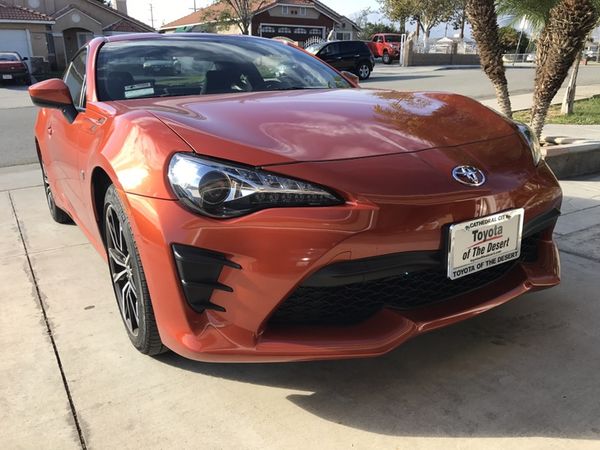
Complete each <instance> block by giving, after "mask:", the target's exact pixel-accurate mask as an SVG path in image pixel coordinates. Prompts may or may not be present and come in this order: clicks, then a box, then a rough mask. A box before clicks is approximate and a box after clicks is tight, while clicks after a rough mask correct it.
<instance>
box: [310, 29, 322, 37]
mask: <svg viewBox="0 0 600 450" xmlns="http://www.w3.org/2000/svg"><path fill="white" fill-rule="evenodd" d="M309 33H310V34H311V35H312V36H322V35H323V32H322V31H321V29H320V28H311V29H310V32H309Z"/></svg>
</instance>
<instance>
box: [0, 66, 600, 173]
mask: <svg viewBox="0 0 600 450" xmlns="http://www.w3.org/2000/svg"><path fill="white" fill-rule="evenodd" d="M534 75H535V73H534V69H533V67H531V68H529V67H527V68H514V69H508V79H509V86H510V89H511V93H512V94H523V93H527V92H531V91H532V87H533V80H534ZM578 83H579V85H580V86H586V85H591V84H597V83H600V65H594V66H588V67H582V68H581V70H580V72H579V78H578ZM363 86H364V87H368V88H381V89H396V90H404V91H417V90H424V91H431V90H433V91H450V92H456V93H459V94H463V95H467V96H470V97H474V98H476V99H478V100H485V99H490V98H494V89H493V87H492V85H491V83H490V82H489V80H488V79H487V77H486V76H485V74H484V73H483V72H482V71H481V70H479V69H458V70H433V69H432V68H422V67H411V68H400V67H397V66H396V67H393V66H392V67H390V66H383V65H381V64H380V65H378V66H377V67H376V68H375V71H374V73H373V77H372V78H371V79H370V80H368V81H366V82H363ZM30 105H31V102H30V100H29V98H28V96H27V91H26V89H25V88H24V87H20V86H19V87H17V86H0V126H1V130H2V131H0V133H1V134H0V167H7V166H14V165H20V164H28V163H32V162H35V161H36V160H37V158H36V155H35V149H34V147H33V131H32V130H33V123H34V120H35V108H34V107H32V106H30Z"/></svg>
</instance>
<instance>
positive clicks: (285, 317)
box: [269, 237, 537, 325]
mask: <svg viewBox="0 0 600 450" xmlns="http://www.w3.org/2000/svg"><path fill="white" fill-rule="evenodd" d="M536 259H537V239H536V238H535V237H531V238H527V239H524V240H523V243H522V247H521V257H520V261H523V262H532V261H535V260H536ZM515 264H516V261H510V262H507V263H505V264H502V265H499V266H495V267H491V268H489V269H486V270H483V271H481V272H477V273H474V274H471V275H467V276H465V277H463V278H460V279H458V280H450V279H448V278H447V276H446V272H445V270H444V269H443V268H442V267H439V268H435V269H429V270H423V271H418V272H412V273H406V274H403V275H400V276H394V277H389V278H383V279H379V280H374V281H367V282H361V283H353V284H347V285H344V286H336V287H306V286H304V287H303V286H301V287H299V288H298V289H296V290H295V291H294V292H293V293H292V295H291V296H290V297H288V298H287V300H285V301H284V302H283V303H282V304H281V305H280V307H279V308H278V309H277V310H276V311H275V313H274V314H273V316H272V317H271V319H270V322H269V323H270V324H289V325H349V324H355V323H359V322H361V321H364V320H366V319H368V318H369V317H371V316H372V315H373V314H375V313H376V312H378V311H379V310H381V309H382V308H384V307H388V308H393V309H399V310H407V309H413V308H419V307H422V306H427V305H431V304H434V303H438V302H442V301H445V300H449V299H451V298H453V297H456V296H458V295H461V294H465V293H467V292H470V291H473V290H475V289H479V288H481V287H483V286H485V285H487V284H489V283H491V282H493V281H495V280H497V279H499V278H501V277H502V276H503V275H505V274H506V273H508V272H509V271H510V270H511V269H512V268H513V267H514V265H515Z"/></svg>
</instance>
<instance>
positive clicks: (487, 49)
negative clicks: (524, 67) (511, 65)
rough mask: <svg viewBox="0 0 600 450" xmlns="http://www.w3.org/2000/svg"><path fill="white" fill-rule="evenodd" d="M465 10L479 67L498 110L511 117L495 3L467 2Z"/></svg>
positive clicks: (487, 1) (488, 0) (476, 0)
mask: <svg viewBox="0 0 600 450" xmlns="http://www.w3.org/2000/svg"><path fill="white" fill-rule="evenodd" d="M465 9H466V11H467V17H468V19H469V22H470V23H471V27H472V29H473V38H474V39H475V42H477V46H478V48H479V57H480V60H481V67H482V69H483V71H484V72H485V74H486V75H487V76H488V78H489V79H490V81H491V82H492V84H493V85H494V89H495V90H496V98H497V99H498V105H499V106H500V110H501V111H502V113H504V115H506V116H507V117H512V106H511V104H510V95H509V92H508V81H507V80H506V71H505V69H504V61H503V60H502V55H503V51H502V45H501V44H500V36H499V31H498V16H497V14H496V5H495V1H494V0H468V1H467V5H466V7H465Z"/></svg>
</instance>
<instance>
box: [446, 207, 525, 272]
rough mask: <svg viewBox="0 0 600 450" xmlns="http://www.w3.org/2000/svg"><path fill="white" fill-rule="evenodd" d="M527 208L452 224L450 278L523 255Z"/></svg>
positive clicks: (449, 260) (449, 252)
mask: <svg viewBox="0 0 600 450" xmlns="http://www.w3.org/2000/svg"><path fill="white" fill-rule="evenodd" d="M524 215H525V210H524V209H523V208H520V209H514V210H511V211H506V212H503V213H500V214H496V215H493V216H488V217H481V218H479V219H473V220H470V221H468V222H462V223H457V224H454V225H452V226H451V227H450V239H449V242H450V245H449V249H448V278H450V279H451V280H456V279H457V278H461V277H464V276H466V275H470V274H473V273H475V272H479V271H481V270H485V269H489V268H490V267H494V266H497V265H499V264H503V263H505V262H507V261H512V260H514V259H517V258H519V256H521V237H522V234H523V217H524Z"/></svg>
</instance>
